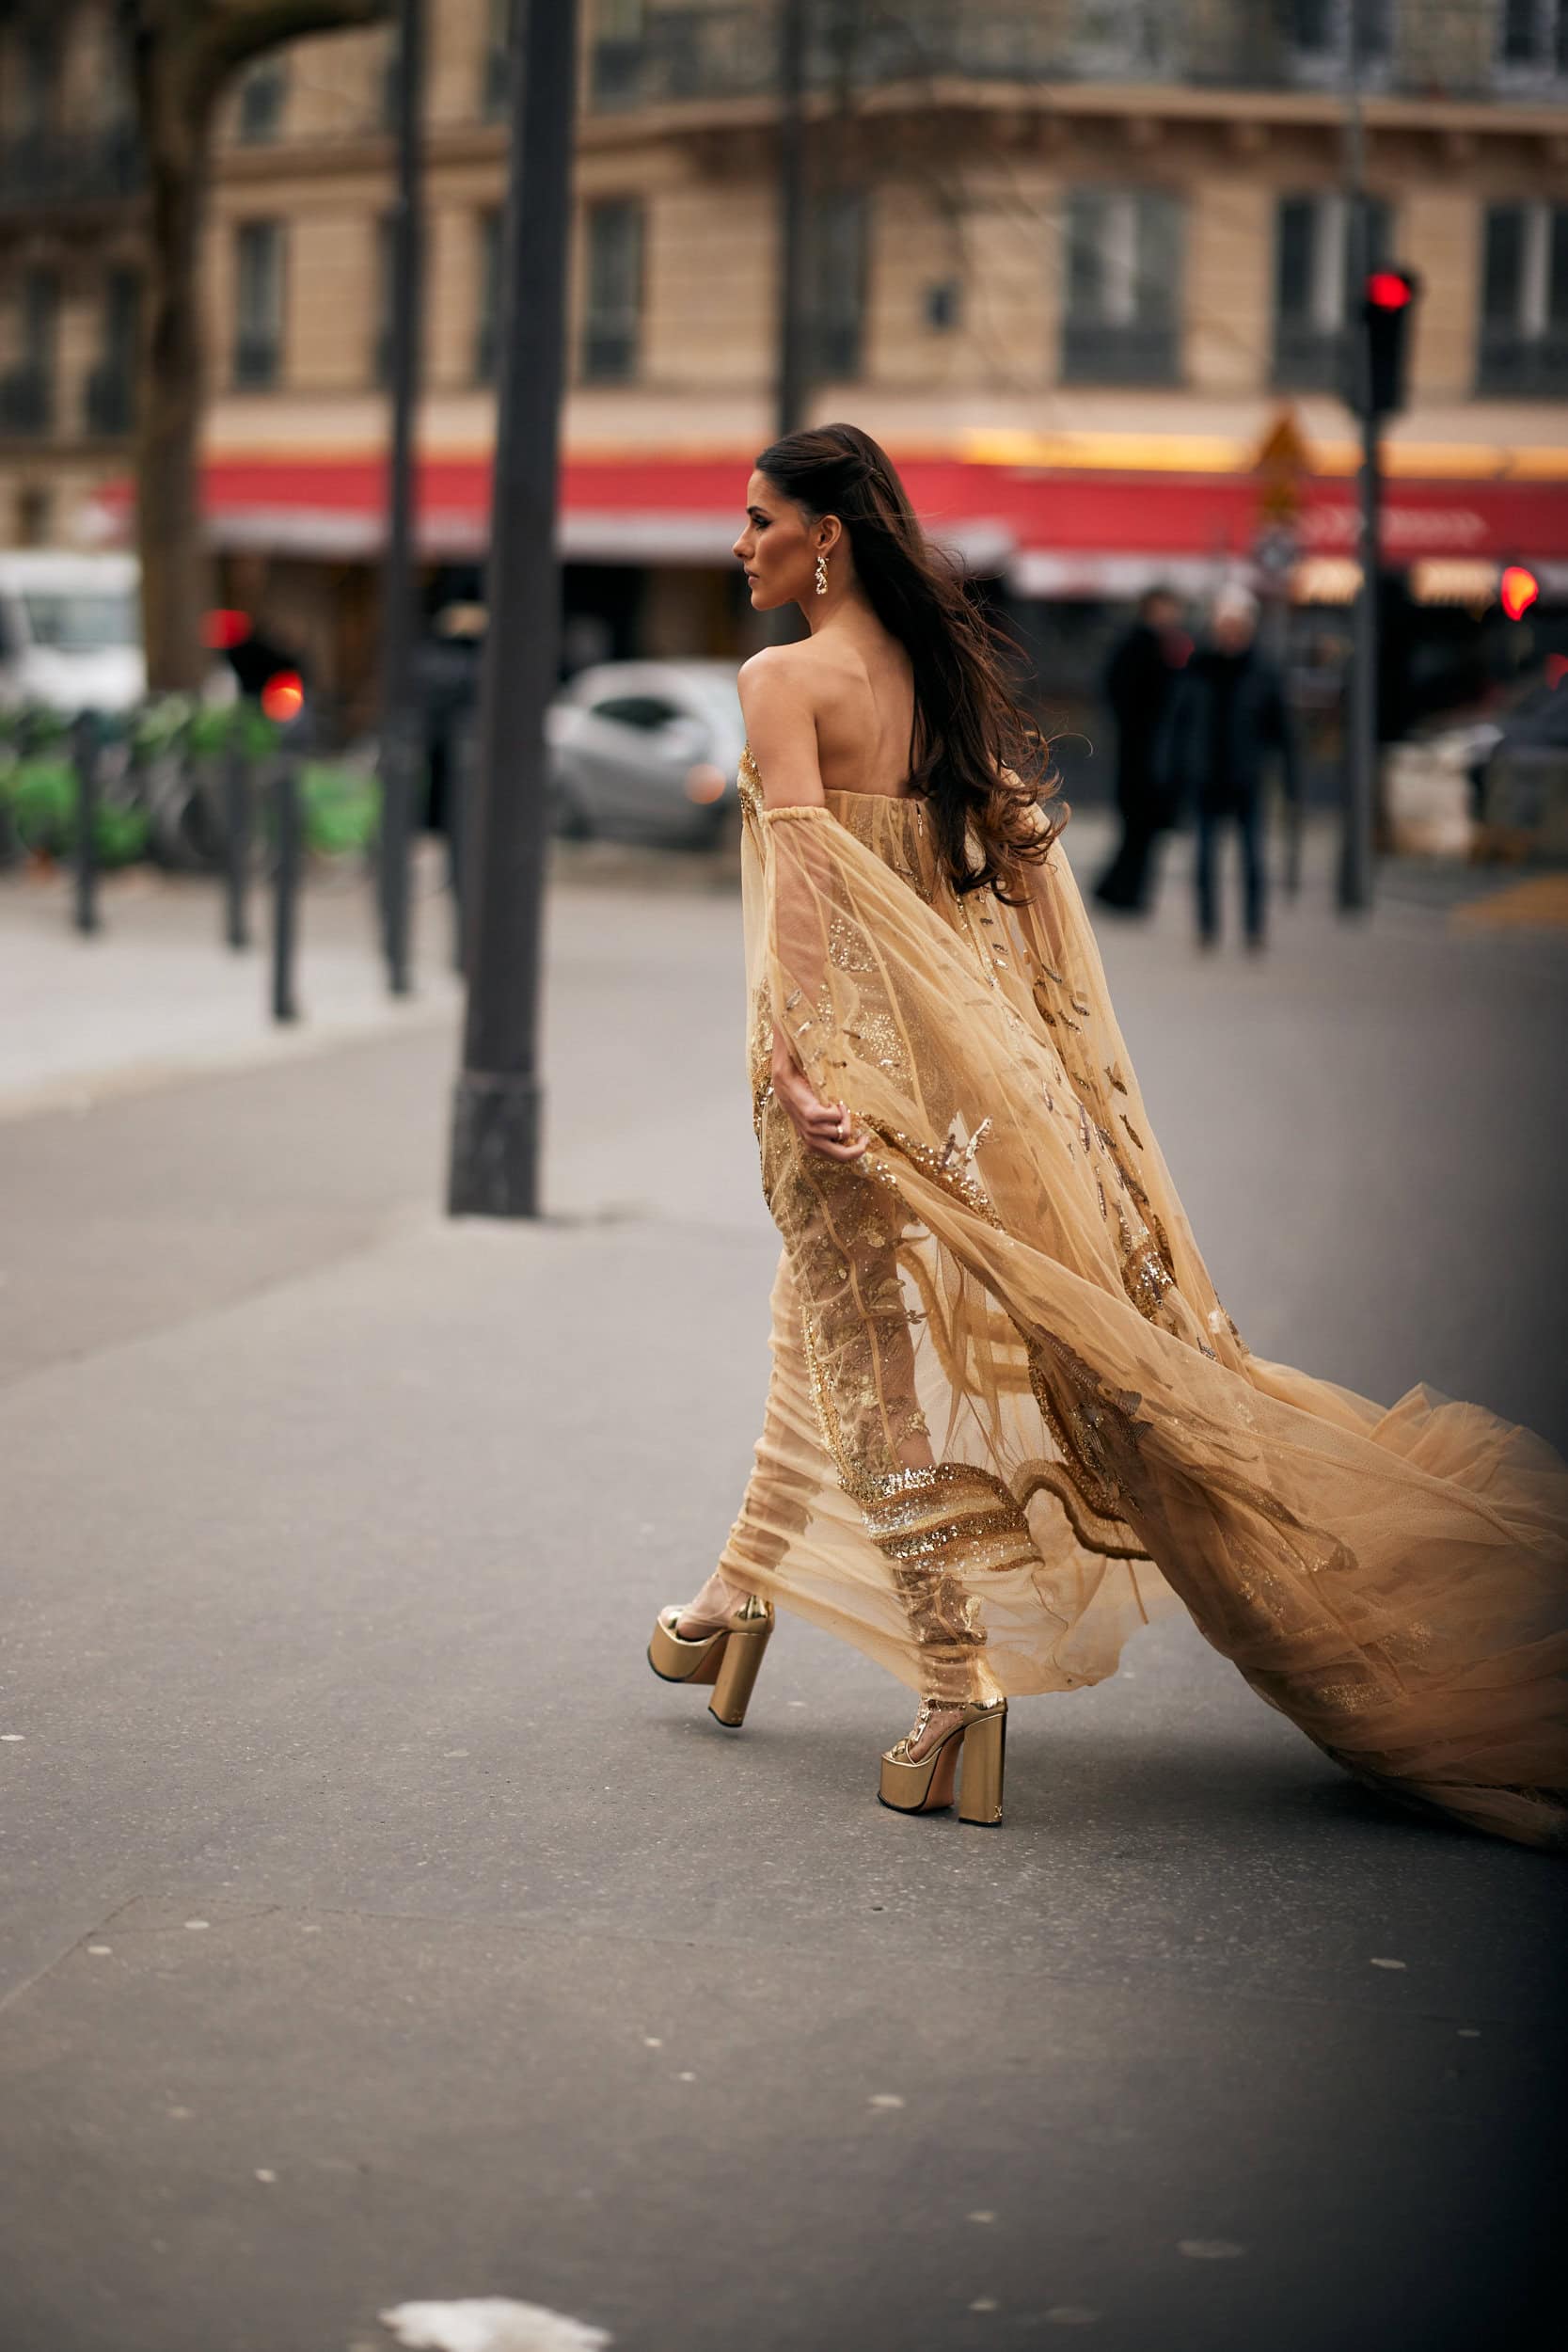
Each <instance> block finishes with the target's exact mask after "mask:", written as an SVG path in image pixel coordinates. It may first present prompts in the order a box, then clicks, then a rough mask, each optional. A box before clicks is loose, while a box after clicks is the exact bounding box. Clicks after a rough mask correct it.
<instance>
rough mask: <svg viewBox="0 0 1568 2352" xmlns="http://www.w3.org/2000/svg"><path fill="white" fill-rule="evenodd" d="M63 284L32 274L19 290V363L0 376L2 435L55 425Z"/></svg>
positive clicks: (44, 272) (44, 273) (46, 273)
mask: <svg viewBox="0 0 1568 2352" xmlns="http://www.w3.org/2000/svg"><path fill="white" fill-rule="evenodd" d="M59 333H60V281H59V279H58V278H57V277H56V276H55V272H54V271H53V270H50V269H30V270H29V271H28V272H27V273H26V276H25V277H24V278H23V279H22V281H21V283H20V285H19V286H18V287H17V290H16V338H15V348H16V350H17V352H18V355H19V356H18V359H17V363H16V365H15V366H14V367H12V368H11V369H10V370H9V371H8V373H6V374H5V375H4V376H0V431H5V432H8V433H47V432H48V431H49V429H50V427H51V426H52V425H53V423H54V421H55V366H56V362H57V359H58V351H59Z"/></svg>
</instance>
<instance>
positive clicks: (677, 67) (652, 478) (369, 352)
mask: <svg viewBox="0 0 1568 2352" xmlns="http://www.w3.org/2000/svg"><path fill="white" fill-rule="evenodd" d="M1353 11H1354V14H1353ZM778 13H779V12H778V9H777V8H776V7H775V6H774V5H773V0H751V4H750V5H746V4H744V0H742V4H741V5H735V4H734V0H730V4H728V5H704V4H703V0H689V4H688V5H679V6H665V7H656V6H644V5H640V4H639V0H583V7H582V17H583V32H582V57H581V83H580V106H581V123H580V135H579V146H578V171H577V195H576V220H575V230H574V240H573V263H572V288H573V292H572V329H571V367H570V384H569V392H568V402H567V409H566V420H565V449H566V466H565V475H564V484H563V510H564V522H563V531H564V550H563V551H564V555H565V559H566V575H565V607H566V610H565V619H564V628H563V638H562V665H563V668H565V669H568V670H569V669H571V668H573V667H576V666H580V665H581V664H582V663H584V662H586V661H589V660H599V659H603V658H607V657H619V656H628V655H634V654H636V655H641V654H648V655H680V656H721V657H734V656H738V655H741V654H743V653H745V652H746V651H748V650H750V648H751V646H752V644H753V643H754V642H755V640H754V636H753V633H752V632H753V630H754V628H756V626H757V625H756V624H755V623H754V622H753V620H752V616H751V614H750V612H748V611H746V610H745V609H744V608H743V602H742V599H741V597H740V596H739V595H738V593H737V587H738V582H737V574H736V565H735V564H734V562H733V560H732V559H731V558H730V556H729V552H728V550H729V546H730V541H731V538H732V536H733V534H734V532H735V531H736V528H737V524H738V519H739V507H740V496H741V490H742V486H743V484H744V480H745V475H746V472H747V469H748V467H749V464H750V461H751V459H752V456H753V454H754V453H755V452H756V451H757V450H758V449H759V448H761V447H762V445H763V444H764V443H765V442H766V441H767V440H768V438H769V437H771V434H772V432H773V430H774V428H775V421H776V407H775V402H776V392H775V383H776V374H777V368H778V350H777V340H778V329H777V321H778V316H779V294H778V286H777V256H778V250H779V197H778V176H779V163H778V156H779V144H780V143H779V138H778V116H779V96H778V54H779V53H778V35H777V18H778ZM3 14H4V25H3V32H0V543H3V544H6V545H11V546H15V545H18V544H24V545H25V544H30V545H41V544H54V545H72V544H78V545H79V544H84V543H87V544H93V543H100V544H101V543H103V542H105V541H106V542H108V543H111V544H112V543H113V542H114V541H115V540H116V539H117V538H119V537H122V536H123V534H124V531H125V523H126V515H127V508H128V501H129V479H128V471H127V448H128V442H127V435H128V431H129V428H130V425H131V421H132V413H131V412H132V404H133V400H134V396H135V348H136V333H137V252H138V243H139V238H140V235H141V226H140V224H141V217H142V210H141V208H142V204H143V201H144V199H143V194H142V189H141V185H140V179H139V173H138V165H137V157H136V147H135V137H134V135H133V132H132V128H131V120H130V104H129V97H128V89H127V77H126V73H125V70H124V62H123V58H122V56H121V55H120V51H119V45H118V41H117V37H116V32H115V23H116V19H115V13H114V9H113V8H112V6H111V5H109V0H60V4H59V5H55V6H54V7H50V8H40V7H34V6H31V5H28V0H13V5H11V6H9V7H8V8H6V9H5V10H4V11H3ZM506 14H507V10H506V0H430V5H429V32H428V49H429V65H428V78H427V91H426V96H427V107H426V120H427V131H428V182H427V200H428V247H427V252H428V261H427V277H426V314H425V328H424V338H423V369H424V398H423V403H422V410H421V421H420V450H421V465H420V558H421V563H422V565H423V570H424V598H425V605H426V609H427V611H428V612H430V613H431V614H432V615H434V614H436V612H438V611H440V610H441V609H443V608H451V607H452V606H454V605H465V604H466V605H468V606H470V607H471V606H472V605H474V604H476V603H479V602H482V600H483V576H482V569H481V566H482V561H483V550H484V539H485V532H486V528H487V519H488V453H489V448H490V442H491V436H492V420H493V408H494V374H495V366H496V356H497V342H498V308H499V207H500V201H501V192H502V180H503V169H504V147H505V139H506V130H505V125H504V121H503V119H502V117H503V110H504V102H505V90H504V72H503V63H504V48H505V38H506ZM807 17H808V41H807V56H806V82H807V100H806V118H807V120H806V182H807V239H808V262H809V266H808V272H807V277H808V303H807V310H808V315H807V318H806V320H805V322H804V325H803V327H802V329H801V335H802V348H801V349H800V350H799V351H798V353H797V355H796V356H797V358H798V360H799V362H800V366H801V367H802V369H803V371H804V373H805V377H806V379H807V387H808V389H807V394H806V413H807V415H808V417H815V418H819V419H827V418H830V417H835V416H846V417H849V418H852V419H854V420H855V421H858V422H860V423H862V424H863V425H865V426H866V427H868V428H869V429H870V430H871V431H872V432H873V433H875V434H876V435H877V436H878V437H879V439H881V440H882V441H883V442H884V443H885V444H886V445H887V446H888V448H889V449H890V451H891V452H892V453H893V454H894V455H895V458H896V459H897V461H898V462H899V463H900V464H901V466H902V467H903V469H904V470H905V473H906V477H907V479H908V481H909V483H910V485H911V491H912V492H913V494H914V497H915V499H916V501H917V503H918V504H919V506H920V507H921V509H922V512H923V514H924V516H925V517H926V519H927V523H928V525H929V527H930V528H931V529H932V530H933V531H934V532H936V533H937V534H938V535H939V536H941V537H943V538H945V539H946V540H948V541H949V542H951V543H952V544H954V545H955V546H956V547H957V548H958V549H959V550H960V551H961V553H962V555H963V558H964V560H965V562H966V564H968V566H969V568H970V570H971V571H972V572H973V573H974V575H975V576H976V577H978V578H980V579H983V580H986V581H987V582H988V583H990V590H991V593H992V594H994V595H995V596H996V597H997V598H998V599H999V600H1001V601H1003V602H1004V603H1005V604H1006V606H1007V608H1008V609H1009V610H1010V612H1012V613H1013V615H1014V616H1015V618H1016V620H1017V622H1018V624H1019V626H1020V628H1022V630H1023V631H1024V633H1025V634H1026V636H1027V637H1028V638H1029V640H1030V641H1031V643H1032V644H1033V645H1034V647H1035V648H1036V650H1037V654H1038V658H1039V664H1040V670H1041V675H1042V676H1043V677H1044V679H1045V680H1046V681H1047V683H1048V684H1049V686H1050V688H1051V691H1052V692H1053V695H1054V696H1057V697H1059V698H1060V699H1061V700H1062V701H1063V702H1065V703H1066V704H1067V705H1068V706H1069V708H1070V707H1071V706H1072V704H1073V703H1074V701H1075V698H1077V697H1078V696H1080V695H1085V694H1086V693H1087V692H1088V691H1089V690H1090V688H1091V686H1092V683H1093V681H1094V680H1095V679H1096V678H1097V676H1098V675H1099V671H1100V668H1101V661H1102V658H1103V650H1104V646H1105V644H1106V642H1107V640H1108V637H1109V636H1110V634H1111V633H1112V632H1113V631H1114V630H1115V629H1116V628H1117V627H1118V626H1120V624H1121V622H1122V620H1123V618H1124V616H1125V613H1126V611H1127V608H1128V605H1129V603H1130V602H1131V600H1132V598H1133V597H1134V596H1136V595H1137V594H1138V593H1139V592H1140V591H1141V590H1143V589H1144V588H1146V587H1148V585H1149V584H1151V583H1152V582H1154V581H1155V580H1168V581H1170V582H1172V583H1173V584H1174V585H1175V586H1176V587H1177V588H1178V590H1180V591H1181V592H1182V593H1183V594H1185V595H1188V596H1197V595H1199V594H1201V593H1202V592H1203V591H1204V590H1206V589H1207V588H1209V587H1210V586H1212V585H1213V584H1216V583H1217V582H1218V581H1219V580H1221V579H1223V578H1226V577H1228V576H1232V575H1234V574H1235V573H1237V572H1241V573H1243V574H1248V575H1250V576H1252V577H1254V578H1258V577H1259V575H1260V576H1261V578H1262V580H1263V582H1264V584H1265V585H1269V584H1271V583H1274V584H1276V585H1277V587H1278V589H1279V591H1280V593H1281V596H1284V597H1286V598H1287V599H1288V617H1289V626H1290V628H1291V632H1292V635H1293V638H1294V643H1295V650H1296V655H1297V666H1298V669H1299V670H1300V672H1301V674H1302V675H1320V676H1321V677H1323V678H1332V677H1333V676H1334V675H1336V674H1337V671H1338V665H1339V662H1340V660H1341V655H1342V652H1343V648H1344V645H1345V643H1346V641H1347V640H1348V634H1349V624H1348V612H1349V598H1350V596H1351V594H1352V592H1353V589H1354V563H1353V560H1352V558H1353V551H1354V468H1355V463H1356V448H1355V428H1354V423H1353V421H1352V419H1351V417H1350V415H1349V412H1348V410H1347V409H1346V408H1345V406H1344V405H1343V404H1342V402H1341V401H1340V399H1339V398H1338V394H1337V391H1336V389H1335V387H1336V383H1337V369H1338V349H1339V342H1340V333H1341V329H1342V327H1343V325H1344V322H1345V318H1346V314H1347V305H1348V304H1349V303H1350V302H1351V301H1353V300H1354V298H1355V290H1354V288H1353V287H1352V286H1351V284H1350V282H1349V278H1348V271H1347V255H1346V216H1347V206H1346V198H1345V186H1346V178H1345V172H1346V164H1345V153H1346V143H1345V117H1346V99H1345V89H1346V83H1347V72H1348V64H1349V60H1350V57H1351V56H1352V42H1353V40H1354V44H1355V49H1354V54H1355V56H1356V57H1357V60H1358V78H1359V83H1360V87H1361V90H1362V93H1363V96H1362V109H1363V113H1364V118H1365V130H1366V173H1367V182H1368V185H1369V186H1370V189H1371V191H1372V193H1373V194H1374V196H1375V198H1376V199H1377V202H1376V210H1375V228H1376V237H1377V242H1378V246H1379V251H1380V253H1381V256H1382V257H1383V258H1384V259H1386V260H1387V261H1388V262H1399V263H1400V264H1402V265H1404V266H1407V267H1409V268H1411V269H1414V270H1415V271H1417V272H1418V274H1419V277H1420V279H1421V283H1422V289H1423V291H1422V293H1421V295H1420V299H1419V305H1418V316H1417V319H1416V323H1415V328H1414V354H1413V364H1412V368H1411V375H1410V392H1409V401H1408V405H1407V407H1406V409H1405V411H1404V413H1402V415H1401V416H1399V417H1398V418H1397V419H1395V420H1394V421H1393V422H1392V425H1391V427H1390V430H1389V434H1388V438H1387V445H1386V454H1387V469H1388V491H1387V501H1386V549H1387V558H1388V564H1389V569H1390V574H1391V578H1390V581H1389V587H1388V596H1389V608H1388V615H1387V617H1388V629H1387V643H1388V647H1389V659H1390V661H1391V662H1392V664H1393V675H1394V677H1395V689H1394V692H1395V701H1396V704H1397V705H1398V706H1399V709H1398V712H1397V714H1396V715H1397V716H1401V717H1408V716H1418V715H1419V714H1420V713H1421V712H1422V711H1428V710H1433V709H1438V708H1442V707H1453V706H1458V705H1460V704H1463V703H1465V701H1466V700H1474V699H1475V698H1477V697H1478V696H1480V695H1481V694H1482V693H1483V692H1484V691H1485V689H1486V687H1487V684H1488V681H1489V680H1497V679H1498V678H1500V677H1502V676H1503V675H1505V674H1506V673H1507V672H1508V670H1509V668H1510V666H1511V665H1513V664H1517V662H1518V661H1519V660H1520V650H1519V648H1520V642H1521V641H1520V639H1519V636H1518V633H1517V631H1516V630H1515V629H1514V628H1513V624H1511V623H1510V622H1509V621H1508V620H1507V619H1506V617H1505V616H1504V614H1503V613H1502V611H1501V609H1500V607H1499V605H1498V602H1497V587H1498V580H1499V577H1500V572H1501V569H1502V567H1503V566H1504V565H1505V564H1510V563H1523V564H1526V565H1528V567H1529V568H1530V569H1531V570H1532V571H1533V573H1534V574H1535V575H1536V578H1537V580H1538V581H1539V584H1540V588H1541V596H1540V599H1539V602H1538V604H1537V607H1536V610H1535V612H1534V614H1533V616H1532V620H1531V627H1532V628H1534V629H1535V630H1536V631H1537V632H1539V631H1541V630H1543V629H1544V630H1545V631H1546V632H1548V634H1549V632H1550V631H1551V630H1552V629H1553V628H1568V621H1565V618H1564V616H1565V615H1568V111H1565V108H1564V100H1565V99H1568V0H1285V4H1284V5H1270V6H1264V5H1261V0H1165V4H1164V5H1160V6H1155V5H1149V4H1148V0H1029V4H1027V5H1026V4H1025V0H985V4H984V5H980V4H978V0H976V4H975V5H965V6H964V7H962V8H953V7H951V6H941V5H935V4H934V0H887V5H881V4H880V0H815V5H813V6H811V7H810V8H809V9H808V11H807ZM391 40H392V36H391V33H390V29H389V28H382V29H377V30H374V31H372V32H366V33H353V34H345V35H338V36H331V37H327V38H324V39H319V40H312V41H310V42H309V43H307V44H301V45H300V46H298V47H297V48H294V49H285V50H281V51H279V52H277V54H276V55H274V56H269V57H267V58H265V59H264V60H262V61H261V63H260V64H258V65H257V66H256V67H254V68H253V69H252V70H251V72H249V74H248V75H247V77H246V78H245V80H244V82H243V84H242V85H241V86H240V87H239V88H238V89H237V91H236V92H235V94H234V96H233V98H232V101H231V103H230V105H229V108H228V115H227V121H226V126H225V131H224V135H223V141H222V148H221V155H220V160H219V166H218V175H217V184H216V189H215V195H214V209H213V217H212V223H211V229H210V232H209V238H208V246H207V251H206V255H205V295H206V304H207V313H208V334H209V351H210V364H211V383H210V405H209V410H208V424H207V437H206V454H205V470H204V496H205V502H206V510H207V515H208V518H209V527H210V532H211V543H212V547H213V549H214V555H215V557H216V559H217V562H218V566H219V574H220V580H219V594H220V596H221V598H222V600H223V601H225V602H228V603H234V604H239V605H242V606H244V607H245V609H246V610H248V611H250V612H255V613H256V614H257V615H258V616H259V619H260V621H261V625H262V626H264V627H266V628H270V629H271V630H273V631H274V632H275V633H277V634H279V635H282V636H284V637H286V638H287V639H288V640H290V641H291V642H293V643H296V644H299V646H300V648H301V650H302V652H304V653H306V654H307V655H308V658H309V661H310V664H311V667H312V670H313V672H314V674H315V675H316V676H317V678H318V679H319V680H320V681H321V682H322V684H323V686H324V688H325V689H326V690H327V691H328V692H329V693H330V695H331V696H332V697H333V698H335V701H336V704H337V707H339V709H340V710H341V713H342V714H343V720H344V723H345V725H351V724H354V723H363V722H365V721H366V720H368V719H369V718H370V717H371V716H372V711H373V694H374V680H375V647H376V628H377V611H376V604H377V564H378V560H379V554H380V549H381V546H382V541H383V519H382V517H383V506H384V496H385V485H384V465H385V445H386V434H387V397H386V390H385V379H386V371H387V361H388V333H387V322H388V256H389V250H390V248H389V244H388V231H387V226H386V222H387V212H388V202H389V195H390V187H391V169H392V151H391V141H390V136H389V129H388V121H389V113H388V109H389V94H388V93H389V87H390V80H391V76H390V72H389V66H390V59H391ZM1511 632H1512V634H1511ZM1532 642H1533V644H1534V645H1535V658H1536V659H1537V660H1539V658H1540V649H1541V644H1542V643H1543V640H1542V638H1541V637H1540V635H1539V633H1538V634H1537V635H1536V637H1535V638H1534V639H1533V640H1532ZM1564 642H1565V643H1568V637H1565V640H1564ZM1396 731H1397V729H1396Z"/></svg>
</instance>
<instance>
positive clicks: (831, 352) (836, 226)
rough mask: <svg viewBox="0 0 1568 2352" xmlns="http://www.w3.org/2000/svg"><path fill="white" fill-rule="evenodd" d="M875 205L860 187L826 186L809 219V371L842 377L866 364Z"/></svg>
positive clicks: (807, 297) (812, 373) (807, 277)
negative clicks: (867, 287) (867, 296)
mask: <svg viewBox="0 0 1568 2352" xmlns="http://www.w3.org/2000/svg"><path fill="white" fill-rule="evenodd" d="M869 226H870V207H869V205H868V203H867V201H866V198H865V195H864V193H863V190H861V189H859V188H831V189H825V190H824V191H823V192H822V194H821V195H820V196H818V197H817V199H816V202H815V203H814V204H813V206H812V208H811V214H810V217H809V219H808V221H807V224H806V253H805V281H806V355H805V356H806V371H805V372H806V373H807V374H808V375H809V376H812V377H815V378H817V379H818V380H822V379H831V380H837V379H843V378H847V377H850V376H858V375H859V374H860V373H861V370H862V368H863V364H864V355H863V342H864V332H865V279H866V246H867V242H868V236H869Z"/></svg>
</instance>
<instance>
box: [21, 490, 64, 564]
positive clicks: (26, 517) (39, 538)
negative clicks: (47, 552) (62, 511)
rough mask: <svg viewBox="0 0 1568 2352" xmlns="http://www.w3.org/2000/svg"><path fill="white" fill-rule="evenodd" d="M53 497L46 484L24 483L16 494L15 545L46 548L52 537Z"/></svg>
mask: <svg viewBox="0 0 1568 2352" xmlns="http://www.w3.org/2000/svg"><path fill="white" fill-rule="evenodd" d="M54 517H55V496H54V492H53V491H52V490H51V489H50V487H49V485H48V484H47V483H43V482H24V484H23V485H22V486H21V488H20V489H19V490H18V491H17V494H16V544H17V546H18V547H19V548H46V547H47V546H48V545H49V542H50V540H51V539H52V538H53V537H54V535H55V533H54Z"/></svg>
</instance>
